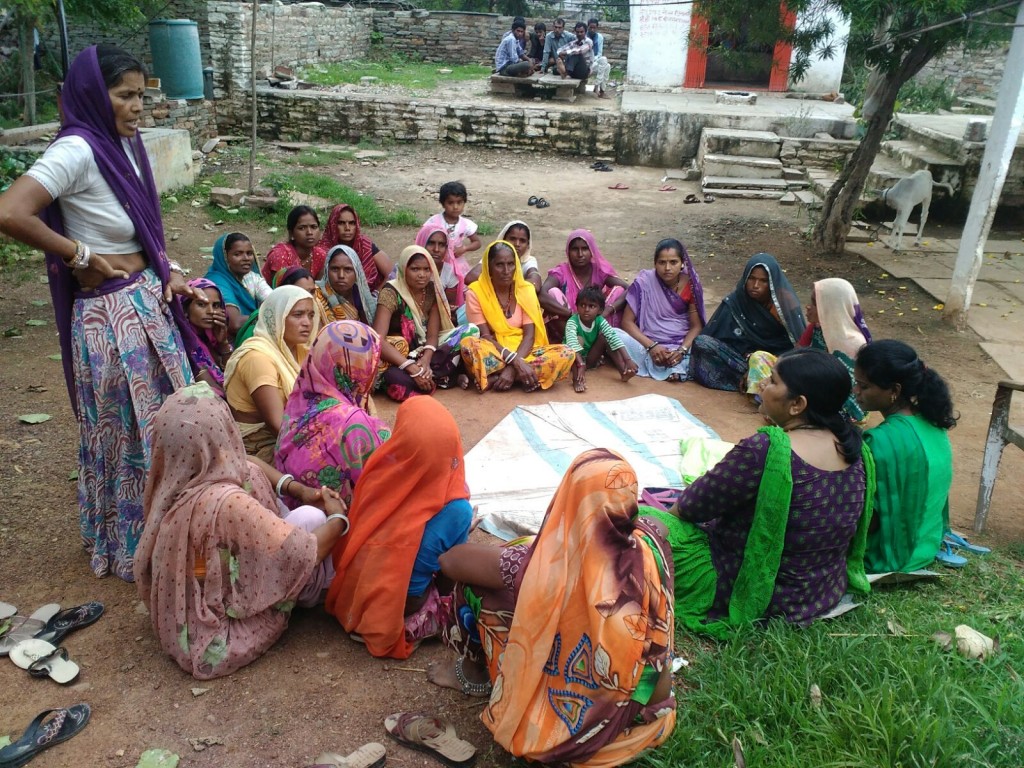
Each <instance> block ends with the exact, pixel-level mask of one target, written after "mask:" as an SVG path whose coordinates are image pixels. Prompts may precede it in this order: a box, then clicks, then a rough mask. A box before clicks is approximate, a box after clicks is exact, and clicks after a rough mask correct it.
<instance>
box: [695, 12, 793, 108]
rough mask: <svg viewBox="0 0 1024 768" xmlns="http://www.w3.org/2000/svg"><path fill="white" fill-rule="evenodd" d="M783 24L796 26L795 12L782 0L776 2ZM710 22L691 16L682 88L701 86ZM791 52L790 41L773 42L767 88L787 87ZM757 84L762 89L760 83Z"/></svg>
mask: <svg viewBox="0 0 1024 768" xmlns="http://www.w3.org/2000/svg"><path fill="white" fill-rule="evenodd" d="M779 13H780V14H781V16H782V24H783V26H784V27H785V28H786V29H788V30H792V29H793V28H794V27H795V26H796V12H795V11H791V10H789V9H788V8H787V7H786V5H785V3H781V4H780V5H779ZM710 28H711V25H710V24H709V23H708V20H707V19H705V18H704V17H703V16H699V15H697V14H696V13H694V14H692V15H691V17H690V42H689V46H688V48H687V54H686V73H685V75H684V76H683V87H684V88H703V87H704V82H705V79H706V75H707V68H708V53H707V45H708V37H709V35H710ZM792 55H793V46H792V45H790V44H789V43H782V42H779V43H776V44H775V50H774V51H773V53H772V67H771V75H770V76H769V79H768V90H769V91H785V90H787V89H788V86H789V61H790V58H791V57H792ZM756 87H760V88H763V87H764V86H763V85H759V86H756Z"/></svg>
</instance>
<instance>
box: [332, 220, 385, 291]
mask: <svg viewBox="0 0 1024 768" xmlns="http://www.w3.org/2000/svg"><path fill="white" fill-rule="evenodd" d="M342 211H351V212H352V215H353V216H354V217H355V219H356V236H355V239H354V240H353V241H352V242H351V244H350V247H351V249H352V250H353V251H355V252H356V254H358V256H359V261H360V262H361V263H362V265H363V271H364V272H365V273H366V281H367V282H368V283H369V284H370V286H371V287H372V288H373V289H374V290H377V289H379V288H380V287H381V286H382V285H383V284H384V280H385V279H387V275H382V274H381V273H380V270H378V269H377V262H375V261H374V260H373V240H371V239H370V238H368V237H367V236H366V235H364V234H363V228H362V225H361V224H360V223H359V214H358V213H356V209H355V208H353V207H352V206H351V205H349V204H348V203H342V204H341V205H336V206H334V209H333V210H332V211H331V215H330V216H328V217H327V226H326V227H325V228H324V233H323V235H322V236H321V237H320V242H319V243H318V244H317V245H318V247H320V248H323V249H324V250H325V251H329V250H331V249H332V248H334V246H336V245H339V244H340V241H339V240H338V219H340V218H341V213H342Z"/></svg>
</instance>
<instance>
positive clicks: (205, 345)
mask: <svg viewBox="0 0 1024 768" xmlns="http://www.w3.org/2000/svg"><path fill="white" fill-rule="evenodd" d="M188 284H189V285H191V286H192V287H193V288H198V289H199V290H201V291H206V290H209V289H212V290H214V291H217V292H218V293H219V292H220V286H218V285H217V284H216V283H215V282H213V281H212V280H207V279H206V278H205V277H197V278H195V279H193V280H189V281H188ZM178 298H179V299H180V300H181V306H182V309H183V310H184V311H185V317H188V309H189V305H191V304H192V298H191V297H190V296H185V297H180V296H179V297H178ZM221 298H223V295H222V297H221ZM188 322H189V325H192V320H191V319H190V320H189V321H188ZM192 330H193V332H194V333H195V334H196V348H195V351H194V353H193V357H194V360H195V365H196V372H197V373H198V372H200V371H203V370H206V371H209V373H210V376H212V377H213V380H214V381H216V382H217V383H218V384H220V385H221V386H223V385H224V371H222V370H221V369H220V366H219V365H218V364H217V359H216V357H215V356H214V353H213V350H215V349H216V348H217V337H216V336H214V335H213V329H211V328H197V327H196V326H194V325H192Z"/></svg>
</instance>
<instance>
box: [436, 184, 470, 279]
mask: <svg viewBox="0 0 1024 768" xmlns="http://www.w3.org/2000/svg"><path fill="white" fill-rule="evenodd" d="M468 197H469V193H468V192H467V191H466V185H465V184H463V183H462V182H461V181H449V182H447V183H446V184H442V185H441V191H440V192H439V193H438V196H437V199H438V202H440V203H441V207H442V208H443V209H444V210H443V211H441V213H435V214H434V215H433V216H431V217H430V218H429V219H427V220H426V222H424V226H426V225H427V224H436V225H438V226H441V227H444V228H445V231H447V232H448V251H449V253H451V255H452V256H453V257H454V258H455V259H456V260H457V261H460V262H461V263H462V264H463V265H464V266H465V269H463V270H461V272H460V274H461V275H465V273H466V272H467V271H468V269H469V265H468V263H467V262H466V261H465V259H464V258H463V257H464V256H465V255H466V254H467V253H468V252H469V251H478V250H480V246H481V245H482V243H481V241H480V236H479V235H477V233H476V224H475V223H474V222H473V221H472V220H470V219H467V218H466V217H465V216H463V215H462V211H463V210H465V208H466V200H467V198H468Z"/></svg>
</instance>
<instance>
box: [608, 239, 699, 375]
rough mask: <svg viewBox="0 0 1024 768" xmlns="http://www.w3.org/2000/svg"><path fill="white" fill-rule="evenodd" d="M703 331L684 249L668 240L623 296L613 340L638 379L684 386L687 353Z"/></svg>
mask: <svg viewBox="0 0 1024 768" xmlns="http://www.w3.org/2000/svg"><path fill="white" fill-rule="evenodd" d="M703 328H704V289H703V288H702V287H701V284H700V278H699V277H697V270H695V269H694V268H693V262H692V261H690V254H688V253H687V252H686V246H684V245H683V244H682V243H681V242H679V241H678V240H676V239H674V238H668V239H665V240H662V241H661V242H660V243H658V245H657V246H656V247H655V249H654V269H645V270H643V271H642V272H640V274H638V275H637V276H636V280H634V281H633V284H632V285H631V286H629V290H628V291H627V292H626V310H625V312H623V314H622V328H620V329H619V331H618V334H619V338H620V339H622V341H623V343H624V344H625V345H626V351H627V352H628V353H629V356H630V357H631V358H633V361H634V362H635V363H636V364H637V368H638V371H637V372H638V374H639V375H640V376H647V377H649V378H652V379H657V380H658V381H666V380H671V381H686V379H687V369H688V367H689V363H690V347H691V346H692V344H693V340H694V339H695V338H696V337H697V334H699V333H700V332H701V329H703Z"/></svg>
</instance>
